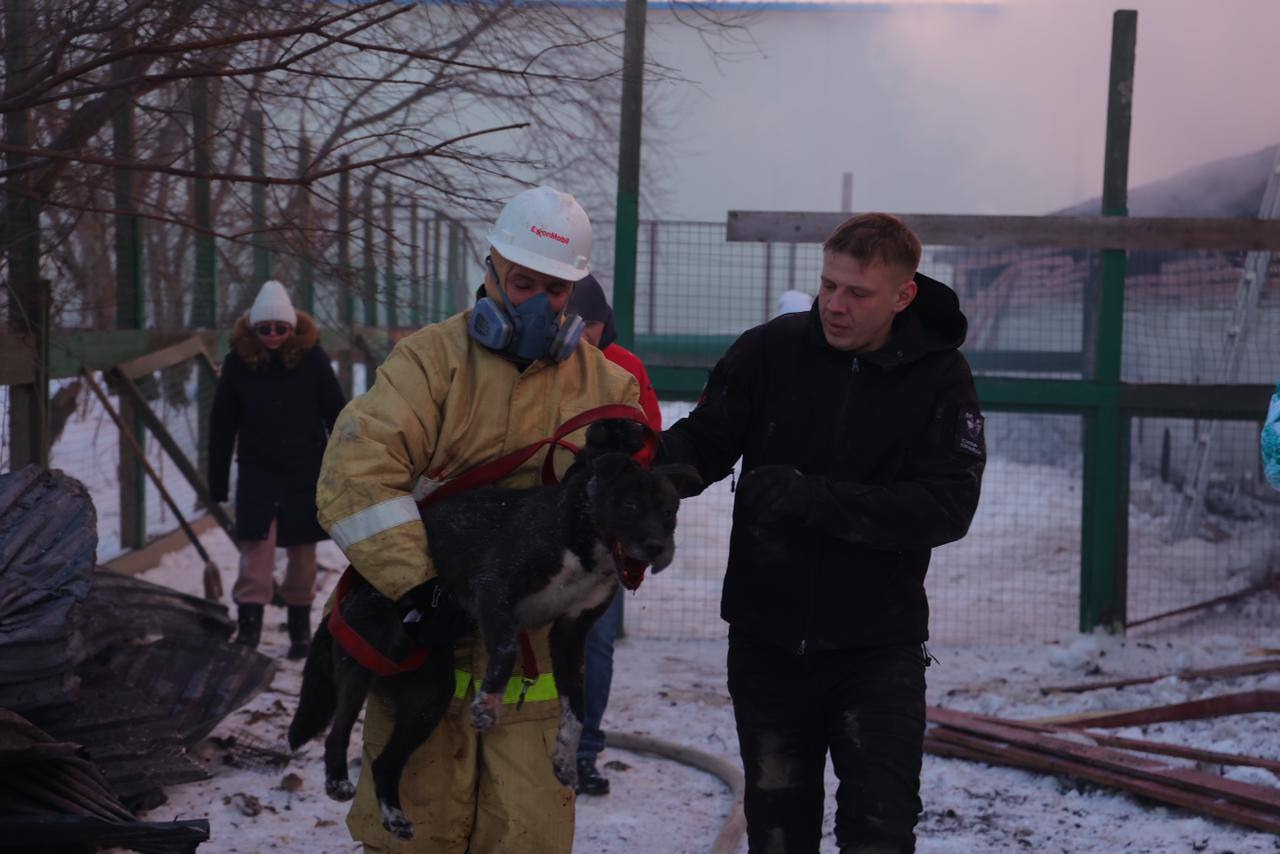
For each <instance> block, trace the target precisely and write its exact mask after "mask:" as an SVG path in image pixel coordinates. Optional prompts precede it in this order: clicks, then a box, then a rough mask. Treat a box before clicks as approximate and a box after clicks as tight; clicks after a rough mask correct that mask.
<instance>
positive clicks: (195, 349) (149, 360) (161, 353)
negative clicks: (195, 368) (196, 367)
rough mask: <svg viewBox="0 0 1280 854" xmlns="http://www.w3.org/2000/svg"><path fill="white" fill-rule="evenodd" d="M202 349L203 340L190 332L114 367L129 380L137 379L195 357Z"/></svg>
mask: <svg viewBox="0 0 1280 854" xmlns="http://www.w3.org/2000/svg"><path fill="white" fill-rule="evenodd" d="M203 350H204V340H203V339H202V338H201V337H200V336H199V335H196V334H192V335H191V337H190V338H187V339H186V340H185V341H179V342H178V343H177V344H171V345H169V346H168V347H163V348H161V349H159V350H153V351H151V352H150V353H147V354H146V355H145V356H139V357H138V358H136V359H130V360H129V361H127V362H121V363H120V364H118V365H116V366H115V369H116V370H117V371H119V372H120V373H121V374H122V375H124V376H126V377H128V378H129V379H131V380H132V379H137V378H138V377H142V376H146V375H147V374H152V373H155V372H156V371H159V370H162V369H164V368H169V367H172V366H174V365H176V364H179V363H180V362H185V361H187V360H188V359H194V358H197V357H198V356H199V355H200V353H201V352H202V351H203Z"/></svg>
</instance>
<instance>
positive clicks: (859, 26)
mask: <svg viewBox="0 0 1280 854" xmlns="http://www.w3.org/2000/svg"><path fill="white" fill-rule="evenodd" d="M1117 6H1123V7H1125V8H1136V9H1137V10H1138V42H1137V63H1136V70H1135V92H1134V108H1133V131H1132V141H1131V155H1130V171H1129V184H1130V187H1136V186H1138V185H1140V184H1143V183H1147V182H1150V181H1153V180H1156V179H1160V178H1164V177H1167V176H1169V175H1171V174H1173V173H1175V172H1178V171H1181V170H1183V169H1186V168H1189V167H1192V166H1195V165H1197V164H1199V163H1203V162H1205V161H1209V160H1214V159H1218V158H1222V157H1228V156H1232V155H1239V154H1245V153H1248V152H1251V151H1256V150H1257V149H1260V148H1262V147H1264V146H1267V145H1271V144H1273V143H1276V142H1277V141H1280V88H1277V87H1275V86H1274V80H1275V78H1276V76H1277V70H1278V69H1277V67H1276V66H1277V61H1276V59H1275V57H1276V55H1277V51H1276V39H1277V35H1276V34H1277V33H1280V2H1276V0H1221V2H1216V3H1212V4H1208V3H1203V2H1200V0H1138V2H1128V3H1124V2H1123V0H1070V2H1068V0H1055V1H1054V2H1050V0H1008V2H1003V3H988V4H979V3H972V4H945V3H941V4H940V3H909V2H906V3H904V2H899V3H878V4H867V5H857V4H843V5H840V4H832V5H831V6H826V7H822V6H811V5H807V6H802V7H800V8H792V9H789V10H784V9H777V8H768V7H765V8H763V9H762V10H761V11H760V12H758V13H755V15H754V16H753V19H752V21H751V23H750V34H751V37H752V39H753V40H754V46H755V49H754V50H751V51H749V52H746V53H745V54H743V53H739V55H737V56H736V57H734V58H731V59H730V60H728V61H725V60H723V58H721V59H719V60H716V59H713V58H712V57H710V56H709V55H708V52H707V51H706V49H705V47H704V46H703V45H702V44H701V43H699V42H698V40H697V39H695V38H693V37H692V36H691V35H690V34H689V33H688V32H687V30H686V31H682V30H681V28H679V27H676V26H671V24H670V20H669V18H668V17H666V16H668V15H669V13H664V12H662V11H661V10H659V9H654V10H652V11H651V12H650V25H651V30H650V33H651V34H650V39H649V45H648V47H649V49H650V50H651V51H652V52H653V53H654V55H655V57H656V58H658V59H659V60H660V61H662V62H665V63H668V64H670V65H672V66H675V67H676V68H678V69H680V71H681V72H682V73H683V75H684V76H685V77H686V78H688V79H690V80H691V81H696V83H697V85H689V86H687V87H685V88H684V89H683V90H682V91H680V92H678V93H672V92H667V93H665V94H666V97H665V98H664V99H663V100H662V104H663V109H664V111H666V112H667V115H666V121H665V122H664V125H663V127H664V134H666V143H667V144H666V147H665V149H664V152H665V154H666V155H667V156H671V157H672V159H671V160H670V161H669V162H667V163H666V164H665V165H666V167H667V168H668V171H670V172H671V173H672V181H671V186H672V187H673V188H674V192H672V193H671V194H670V195H669V196H668V197H667V203H666V204H665V205H664V206H663V208H662V209H661V210H660V211H658V213H660V214H661V215H663V216H667V217H681V218H700V219H715V220H718V219H721V218H723V216H724V213H725V211H726V210H728V209H732V208H741V209H766V210H835V209H837V208H838V205H839V202H840V176H841V173H842V172H846V171H852V172H853V173H854V175H855V189H854V209H855V210H866V209H884V210H896V211H903V212H947V213H1005V214H1022V213H1026V214H1039V213H1046V212H1048V211H1051V210H1056V209H1060V208H1063V207H1066V206H1068V205H1071V204H1074V203H1077V202H1079V201H1081V200H1083V199H1087V198H1091V197H1093V196H1096V195H1098V193H1099V191H1100V189H1101V186H1102V151H1103V140H1104V133H1105V123H1106V110H1107V104H1106V99H1107V78H1108V63H1109V55H1110V42H1111V18H1112V13H1113V12H1114V10H1115V9H1116V8H1117Z"/></svg>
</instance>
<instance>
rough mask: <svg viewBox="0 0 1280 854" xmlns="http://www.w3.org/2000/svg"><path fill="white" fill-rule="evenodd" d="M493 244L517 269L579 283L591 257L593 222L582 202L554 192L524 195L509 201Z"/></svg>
mask: <svg viewBox="0 0 1280 854" xmlns="http://www.w3.org/2000/svg"><path fill="white" fill-rule="evenodd" d="M489 245H490V246H492V247H493V248H494V249H497V250H498V253H499V254H500V255H502V257H503V258H506V259H507V260H508V261H510V262H512V263H513V264H519V265H520V266H521V267H528V268H529V269H530V270H537V271H538V272H539V273H545V274H547V275H548V276H555V277H556V278H557V279H565V280H567V281H570V282H576V281H578V280H579V279H581V278H582V277H584V276H586V275H587V273H589V272H591V271H590V270H589V269H587V259H588V258H590V257H591V220H589V219H587V212H586V211H584V210H583V209H582V205H580V204H578V200H577V199H575V198H574V197H573V196H571V195H569V194H568V193H560V192H557V191H556V190H553V189H551V188H550V187H535V188H534V189H532V190H525V191H524V192H523V193H520V194H519V195H517V196H515V197H514V198H513V199H511V201H509V202H507V205H506V207H504V208H503V209H502V213H500V214H498V221H497V222H495V223H494V224H493V229H492V230H490V232H489Z"/></svg>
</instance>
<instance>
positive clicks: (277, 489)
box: [209, 280, 346, 658]
mask: <svg viewBox="0 0 1280 854" xmlns="http://www.w3.org/2000/svg"><path fill="white" fill-rule="evenodd" d="M318 342H319V329H318V328H317V326H316V322H315V320H314V319H313V318H312V317H311V315H309V314H307V313H306V312H305V311H298V310H296V309H295V308H294V307H293V303H292V302H290V300H289V294H288V292H286V291H285V288H284V285H282V284H281V283H280V282H277V281H274V280H272V281H269V282H267V283H265V284H264V285H263V286H262V290H261V291H259V292H258V298H257V299H255V300H254V302H253V306H252V307H251V308H250V309H249V311H248V312H246V313H245V314H244V315H242V316H241V317H240V319H239V320H237V321H236V325H235V330H234V331H233V332H232V335H231V352H229V353H228V354H227V358H226V360H225V361H223V363H222V373H221V375H220V376H219V378H218V388H217V391H216V393H215V395H214V399H213V414H212V428H213V429H212V430H211V434H210V441H209V489H210V491H211V492H212V494H213V499H214V500H215V501H226V500H227V497H228V483H229V480H230V471H231V450H232V447H233V446H234V445H236V444H237V440H238V453H237V455H236V462H237V474H238V477H237V480H236V540H237V541H238V543H239V545H240V575H239V577H238V578H237V579H236V584H235V587H234V589H233V590H232V598H233V599H234V600H235V602H236V606H237V608H238V612H239V613H238V617H239V623H240V632H239V635H238V636H237V638H236V640H237V641H238V642H239V643H242V644H245V645H246V646H250V647H257V645H258V641H259V640H260V638H261V636H262V617H263V610H264V607H265V606H266V605H267V603H269V602H270V601H271V598H272V579H273V575H274V570H275V553H276V547H277V546H283V547H284V548H285V550H286V552H287V554H288V565H287V567H286V570H285V577H284V583H283V584H282V585H281V587H280V592H281V595H282V596H283V598H284V601H285V605H286V606H287V608H288V624H289V641H290V646H289V652H288V656H289V657H290V658H305V657H306V654H307V647H308V644H309V643H310V640H311V602H312V600H313V599H314V598H315V580H316V543H317V542H318V541H320V540H325V539H328V536H327V535H326V534H325V532H324V529H323V528H321V527H320V525H319V524H318V523H317V522H316V478H317V476H318V475H319V472H320V460H321V458H322V457H323V455H324V447H325V442H326V441H327V440H328V434H329V431H331V430H332V429H333V423H334V421H335V419H337V417H338V413H339V412H340V411H341V410H342V407H343V406H344V405H345V404H346V399H345V398H344V396H343V394H342V389H341V388H340V387H339V385H338V379H337V377H336V376H334V373H333V368H332V367H331V365H330V363H329V356H328V355H327V354H326V353H325V352H324V350H323V349H321V347H320V345H319V343H318Z"/></svg>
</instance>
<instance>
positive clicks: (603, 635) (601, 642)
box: [578, 590, 623, 762]
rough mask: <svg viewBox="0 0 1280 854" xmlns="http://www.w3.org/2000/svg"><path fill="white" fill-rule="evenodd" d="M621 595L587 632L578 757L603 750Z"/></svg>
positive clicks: (598, 753)
mask: <svg viewBox="0 0 1280 854" xmlns="http://www.w3.org/2000/svg"><path fill="white" fill-rule="evenodd" d="M622 596H623V591H621V590H619V591H618V592H617V593H615V594H614V596H613V603H612V604H611V605H610V606H609V608H608V610H607V611H605V612H604V613H603V614H601V615H600V619H598V620H596V624H595V625H594V626H592V627H591V633H590V634H588V635H587V657H586V662H585V664H584V665H583V682H584V683H585V688H586V705H585V708H584V709H583V720H582V740H581V741H579V742H578V758H579V759H590V760H591V761H593V762H594V761H595V758H596V757H597V756H599V755H600V751H601V750H604V732H602V731H601V729H600V722H601V721H602V720H604V710H605V707H606V706H608V705H609V688H610V687H611V686H612V685H613V641H614V639H615V638H617V636H618V627H619V626H620V625H621V624H622Z"/></svg>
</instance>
